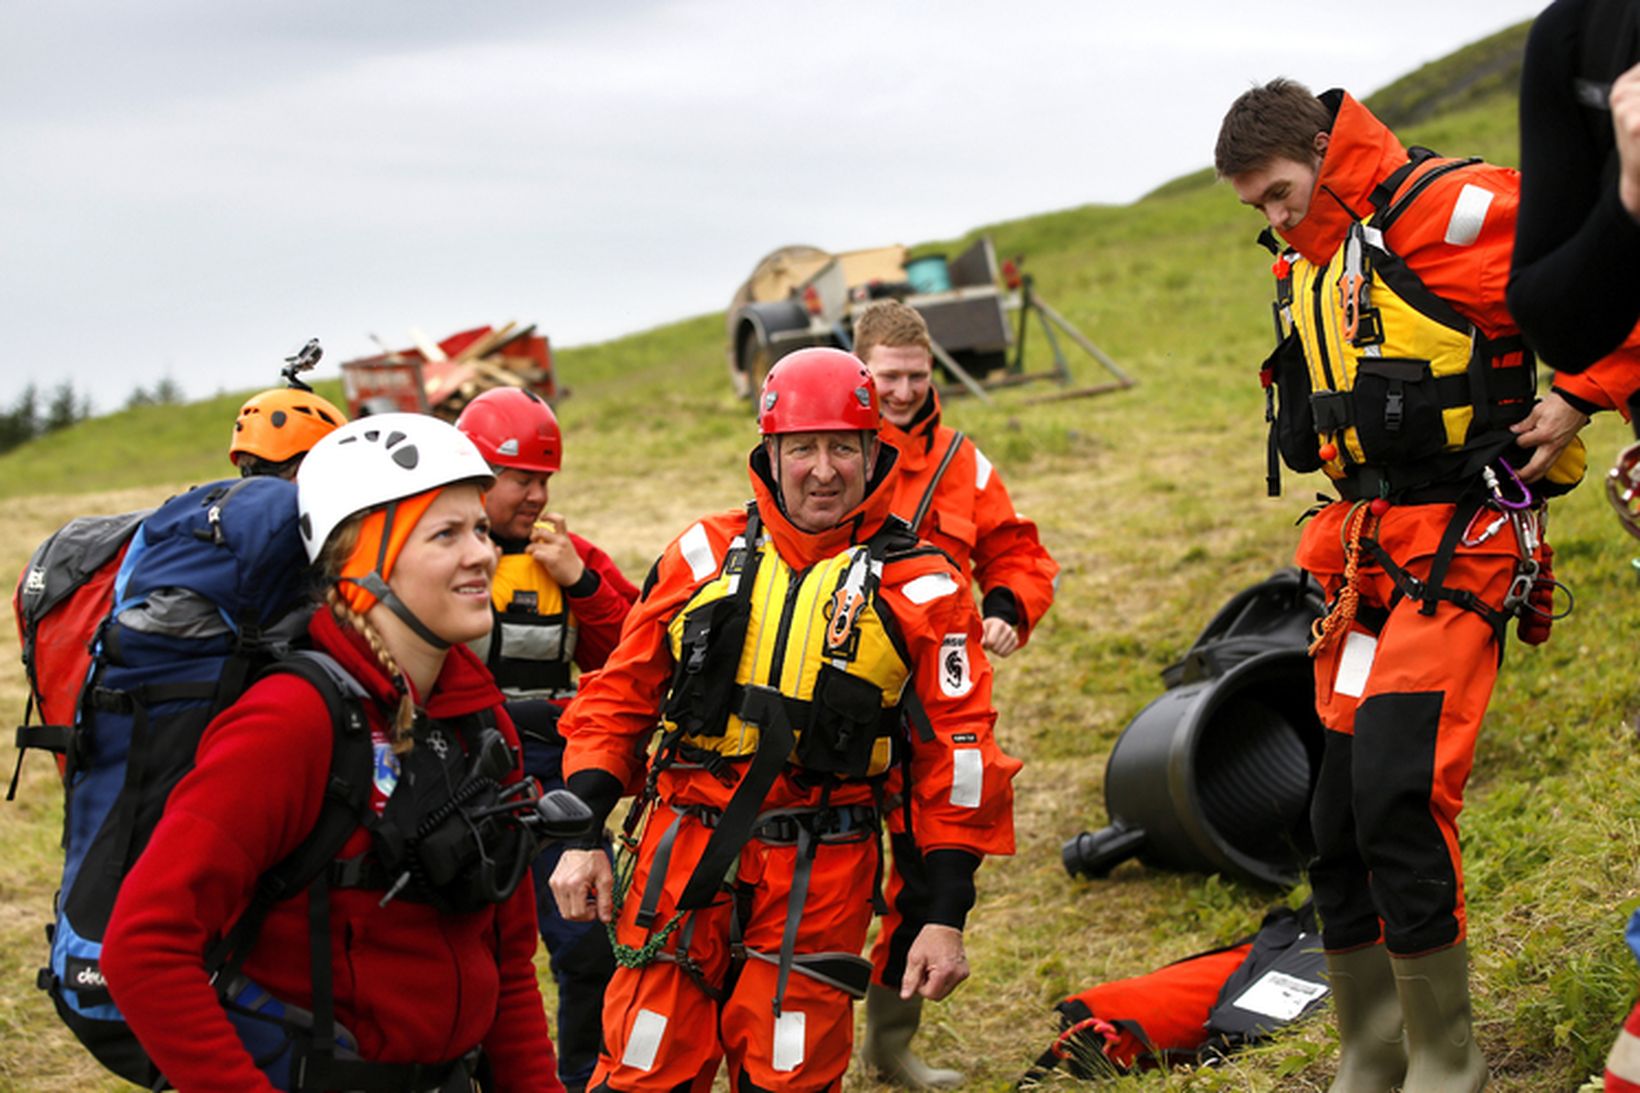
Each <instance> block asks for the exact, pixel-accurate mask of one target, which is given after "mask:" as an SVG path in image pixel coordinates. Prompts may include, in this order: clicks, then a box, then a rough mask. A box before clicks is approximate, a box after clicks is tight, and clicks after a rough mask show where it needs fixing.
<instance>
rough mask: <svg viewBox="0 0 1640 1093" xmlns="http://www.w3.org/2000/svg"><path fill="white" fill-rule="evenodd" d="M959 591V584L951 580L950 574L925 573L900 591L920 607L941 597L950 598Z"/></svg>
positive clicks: (908, 582) (906, 584)
mask: <svg viewBox="0 0 1640 1093" xmlns="http://www.w3.org/2000/svg"><path fill="white" fill-rule="evenodd" d="M956 590H957V582H956V581H954V580H952V579H951V575H950V574H948V573H924V574H923V575H922V576H921V577H917V578H914V579H913V580H909V581H907V582H906V583H905V587H904V588H902V589H900V591H901V592H903V593H905V598H906V599H908V600H910V601H911V602H912V603H914V604H918V605H919V606H920V605H922V604H925V603H928V602H929V601H930V600H937V599H939V598H940V597H941V596H949V595H950V594H951V593H953V592H955V591H956Z"/></svg>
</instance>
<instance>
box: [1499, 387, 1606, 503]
mask: <svg viewBox="0 0 1640 1093" xmlns="http://www.w3.org/2000/svg"><path fill="white" fill-rule="evenodd" d="M1588 423H1589V415H1588V414H1585V413H1584V412H1583V411H1581V410H1579V409H1577V408H1576V407H1575V406H1573V405H1572V404H1571V403H1569V402H1567V401H1566V400H1565V399H1563V398H1561V397H1560V396H1559V395H1557V394H1555V393H1554V392H1553V391H1550V392H1549V393H1548V394H1547V395H1545V396H1543V400H1542V401H1541V402H1539V403H1538V404H1537V405H1536V406H1534V407H1532V412H1531V413H1529V414H1527V415H1526V417H1525V418H1523V419H1522V420H1520V421H1518V422H1516V423H1515V424H1513V425H1511V426H1509V429H1510V431H1511V432H1513V433H1514V434H1515V443H1517V444H1519V445H1520V446H1521V447H1522V448H1536V449H1537V451H1535V452H1533V453H1532V458H1531V459H1530V460H1528V461H1527V463H1526V466H1524V467H1522V468H1521V470H1520V477H1521V481H1523V482H1535V481H1537V480H1538V479H1539V478H1542V477H1543V476H1544V475H1545V474H1547V473H1549V468H1550V467H1552V466H1554V465H1555V460H1556V459H1559V458H1560V453H1561V452H1563V451H1565V450H1566V445H1568V444H1570V443H1571V442H1572V438H1573V437H1575V436H1576V435H1577V433H1578V430H1579V429H1581V428H1583V426H1585V425H1587V424H1588Z"/></svg>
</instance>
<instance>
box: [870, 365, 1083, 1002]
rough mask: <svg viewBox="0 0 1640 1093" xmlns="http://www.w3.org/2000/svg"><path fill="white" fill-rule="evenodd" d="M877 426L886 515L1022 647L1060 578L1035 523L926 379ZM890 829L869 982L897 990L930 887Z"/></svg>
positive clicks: (892, 826) (894, 825) (899, 829)
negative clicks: (904, 407)
mask: <svg viewBox="0 0 1640 1093" xmlns="http://www.w3.org/2000/svg"><path fill="white" fill-rule="evenodd" d="M880 433H881V435H882V437H883V439H884V440H887V441H888V442H889V443H890V444H892V445H894V447H895V448H897V449H898V450H899V453H900V459H899V469H898V473H897V475H896V479H895V481H896V483H897V484H896V485H895V487H894V502H893V511H894V514H895V515H896V516H900V517H902V518H904V519H905V520H906V522H907V523H910V524H913V525H914V527H915V530H916V533H917V535H918V537H920V538H922V539H925V540H927V541H928V542H931V543H933V544H934V545H935V546H937V547H939V548H940V549H941V550H943V551H945V553H946V554H948V555H950V557H951V560H952V561H954V562H956V563H957V568H958V569H960V570H961V571H962V575H963V585H964V587H967V585H968V582H969V581H970V580H972V581H973V582H975V583H977V584H978V585H979V588H980V596H981V601H980V614H981V616H982V617H984V618H1000V619H1002V620H1003V621H1004V622H1007V623H1008V624H1009V625H1011V626H1014V627H1015V628H1016V629H1017V630H1018V631H1019V640H1020V644H1021V645H1024V644H1025V642H1027V641H1029V640H1030V636H1031V631H1032V630H1033V629H1035V627H1036V624H1037V622H1038V621H1039V620H1040V619H1041V618H1042V616H1043V615H1044V614H1046V613H1047V611H1048V608H1049V607H1050V606H1051V605H1052V604H1053V597H1054V588H1055V585H1056V584H1057V580H1058V576H1059V565H1058V563H1056V562H1055V561H1054V560H1053V558H1052V557H1051V556H1050V555H1049V554H1048V551H1047V550H1046V548H1044V547H1043V546H1042V543H1041V540H1040V539H1038V538H1037V532H1036V524H1035V523H1033V522H1032V521H1030V520H1027V519H1026V518H1025V517H1023V516H1021V515H1020V514H1019V513H1018V512H1016V511H1014V503H1013V500H1012V499H1011V498H1010V497H1009V496H1008V489H1007V487H1006V486H1004V485H1003V483H1002V476H1001V475H999V474H998V473H997V472H996V468H995V467H993V466H992V465H991V461H990V460H989V459H987V458H985V453H984V452H981V451H980V450H979V447H978V445H976V444H975V443H974V442H973V440H971V439H969V438H967V437H965V436H964V435H963V434H961V433H959V432H957V431H956V430H955V429H952V428H951V427H950V426H948V425H943V424H941V423H940V403H939V394H938V392H937V391H935V390H934V389H933V388H932V387H931V388H930V389H929V392H928V400H927V401H926V402H924V403H923V406H922V409H921V410H919V411H918V412H917V415H916V417H915V418H913V419H912V421H911V423H910V424H909V425H908V426H907V427H905V428H901V427H900V426H898V425H895V424H894V423H892V422H890V421H889V420H888V419H887V418H884V419H883V423H882V427H881V429H880ZM889 831H890V840H891V842H892V844H893V850H894V868H893V870H892V871H891V872H890V873H889V878H888V887H887V891H886V893H885V896H886V898H885V905H886V907H887V910H886V912H885V913H884V915H883V921H882V925H881V927H880V929H879V930H878V932H877V941H876V943H875V944H874V945H873V946H872V950H871V963H872V969H873V975H874V977H875V978H876V981H877V982H879V983H881V984H883V985H884V986H886V987H891V988H893V989H895V990H898V989H899V987H900V975H901V973H902V972H904V970H905V958H906V954H907V953H908V952H910V950H911V943H912V942H913V941H915V940H916V937H917V932H918V931H919V930H921V929H922V926H923V923H924V922H926V921H927V917H926V915H927V906H928V902H929V899H930V897H931V894H930V892H929V881H928V877H927V876H926V874H925V873H924V871H923V869H922V860H921V856H920V855H919V854H918V853H917V849H916V844H915V842H914V841H913V840H912V839H910V838H907V837H906V835H905V832H904V824H903V823H901V822H899V818H898V817H897V816H894V815H891V816H890V817H889Z"/></svg>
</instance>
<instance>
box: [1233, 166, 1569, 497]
mask: <svg viewBox="0 0 1640 1093" xmlns="http://www.w3.org/2000/svg"><path fill="white" fill-rule="evenodd" d="M1418 151H1419V152H1422V150H1418ZM1429 158H1430V157H1429V154H1428V153H1424V154H1422V155H1418V154H1416V153H1415V156H1414V158H1413V160H1412V161H1411V162H1410V163H1408V164H1407V165H1406V166H1405V167H1403V168H1402V169H1401V170H1400V171H1398V172H1396V173H1395V174H1393V175H1391V176H1390V178H1389V179H1387V180H1386V181H1385V183H1384V184H1383V185H1382V186H1381V187H1380V188H1379V190H1378V192H1377V194H1375V196H1374V201H1375V203H1376V204H1377V206H1378V207H1377V210H1376V211H1375V212H1374V213H1373V215H1372V216H1371V217H1370V218H1368V219H1365V220H1358V221H1356V222H1355V223H1354V224H1352V225H1351V226H1350V228H1349V231H1348V233H1347V234H1346V237H1345V242H1344V244H1343V246H1341V247H1339V249H1338V250H1337V251H1336V252H1335V253H1334V254H1333V256H1332V258H1331V259H1330V260H1329V261H1328V262H1327V263H1326V264H1325V265H1321V266H1318V265H1315V264H1313V263H1311V262H1310V261H1308V260H1307V259H1305V258H1303V257H1302V256H1301V255H1299V254H1298V253H1297V252H1296V251H1294V250H1290V249H1289V250H1287V251H1285V252H1283V253H1282V254H1280V256H1279V257H1278V258H1277V260H1276V264H1275V273H1276V313H1277V333H1278V336H1282V338H1283V340H1282V344H1281V345H1279V346H1278V348H1277V351H1276V353H1275V354H1273V355H1272V358H1271V360H1270V361H1269V362H1266V375H1265V381H1266V386H1268V385H1269V384H1270V382H1271V380H1272V378H1273V379H1274V381H1275V382H1276V383H1277V384H1278V385H1279V386H1280V390H1281V400H1282V407H1281V417H1282V420H1281V421H1280V422H1279V423H1278V422H1276V421H1272V432H1273V437H1274V435H1275V431H1276V430H1277V429H1279V431H1280V438H1281V442H1280V450H1281V453H1282V455H1284V456H1285V457H1286V458H1287V462H1288V465H1289V466H1292V467H1293V468H1294V469H1295V470H1301V471H1304V470H1316V469H1318V468H1319V469H1321V470H1324V471H1325V472H1326V473H1327V475H1328V476H1329V477H1331V478H1333V479H1339V480H1351V481H1352V482H1354V483H1359V484H1360V486H1361V487H1362V488H1361V492H1362V493H1364V494H1369V495H1373V496H1379V495H1382V496H1393V495H1395V494H1396V493H1397V492H1398V491H1400V490H1401V489H1403V488H1404V489H1416V488H1419V487H1425V486H1431V485H1436V484H1439V483H1452V482H1457V481H1459V480H1464V479H1469V478H1472V476H1473V475H1474V474H1475V473H1476V472H1478V471H1479V470H1480V468H1481V467H1482V466H1484V465H1485V464H1486V463H1488V462H1490V461H1491V460H1492V459H1494V458H1496V457H1497V456H1498V455H1500V454H1501V453H1502V452H1503V451H1504V450H1505V449H1507V448H1508V447H1510V445H1511V444H1512V440H1513V435H1512V434H1511V433H1510V432H1509V429H1508V427H1509V426H1510V425H1511V424H1513V423H1515V422H1517V421H1519V420H1520V419H1521V418H1523V417H1525V416H1526V414H1527V413H1528V412H1529V411H1530V409H1531V406H1532V401H1533V397H1534V395H1535V392H1536V380H1537V373H1536V366H1535V363H1534V361H1533V358H1532V355H1531V353H1530V352H1529V351H1528V350H1527V349H1526V347H1525V343H1524V341H1523V340H1522V339H1521V338H1520V337H1519V336H1506V337H1500V338H1488V337H1486V336H1485V335H1484V334H1482V333H1481V332H1480V331H1479V330H1477V329H1476V327H1475V325H1474V324H1473V323H1471V322H1470V321H1469V320H1467V319H1466V318H1464V317H1463V316H1462V315H1461V314H1459V313H1458V311H1457V310H1456V309H1455V308H1453V307H1452V305H1451V304H1450V303H1448V302H1447V301H1446V300H1444V299H1442V298H1440V297H1439V296H1436V295H1435V294H1434V293H1432V292H1430V291H1429V289H1428V288H1427V287H1425V285H1424V283H1423V282H1422V281H1421V280H1420V279H1419V278H1418V276H1417V274H1415V273H1414V272H1413V271H1412V270H1411V269H1410V268H1409V267H1408V266H1407V265H1406V263H1405V262H1404V261H1403V260H1402V259H1401V258H1400V257H1399V256H1398V255H1396V254H1395V253H1394V252H1393V251H1391V250H1390V249H1389V248H1388V247H1387V245H1386V244H1385V240H1384V234H1385V232H1387V231H1388V230H1389V227H1390V225H1391V224H1393V223H1394V221H1395V219H1396V218H1397V217H1399V216H1400V215H1401V214H1402V213H1403V212H1404V211H1405V210H1406V208H1407V206H1408V205H1410V204H1411V203H1412V202H1413V201H1414V200H1415V199H1416V198H1417V196H1418V194H1420V193H1422V192H1423V190H1424V188H1425V187H1426V186H1427V185H1428V183H1429V182H1430V181H1431V180H1432V179H1434V178H1437V177H1439V176H1441V175H1443V174H1446V173H1447V172H1449V171H1455V170H1461V169H1462V168H1464V167H1467V166H1469V165H1470V164H1471V163H1474V162H1476V161H1474V160H1449V161H1445V162H1441V163H1439V164H1437V165H1435V166H1433V167H1431V168H1430V169H1428V170H1426V171H1423V173H1421V174H1418V175H1417V177H1416V178H1415V179H1412V181H1411V183H1410V184H1407V182H1408V179H1409V178H1411V177H1412V175H1413V174H1414V172H1415V171H1416V170H1417V169H1418V168H1419V167H1420V166H1421V165H1422V164H1424V162H1425V161H1426V160H1427V159H1429ZM1390 195H1393V199H1391V196H1390ZM1272 238H1273V237H1272ZM1300 351H1301V353H1302V367H1300V366H1299V362H1298V360H1297V359H1296V358H1297V356H1298V354H1299V352H1300ZM1284 357H1285V361H1284V360H1283V358H1284ZM1272 373H1273V374H1274V375H1273V376H1272ZM1295 388H1296V389H1295ZM1274 449H1275V444H1274V442H1273V443H1272V454H1271V459H1272V468H1271V473H1272V480H1273V479H1274V477H1275V470H1274V466H1273V461H1274ZM1578 477H1581V475H1580V474H1579V475H1578ZM1574 481H1575V479H1574ZM1273 486H1274V483H1273V481H1272V487H1273ZM1272 492H1274V488H1272Z"/></svg>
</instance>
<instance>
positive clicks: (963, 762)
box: [951, 748, 985, 808]
mask: <svg viewBox="0 0 1640 1093" xmlns="http://www.w3.org/2000/svg"><path fill="white" fill-rule="evenodd" d="M984 788H985V761H984V760H983V759H981V758H980V755H979V749H978V748H957V749H956V750H954V751H953V752H952V753H951V804H952V805H954V806H955V807H957V808H978V807H979V799H980V796H981V792H980V791H981V790H983V789H984Z"/></svg>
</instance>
